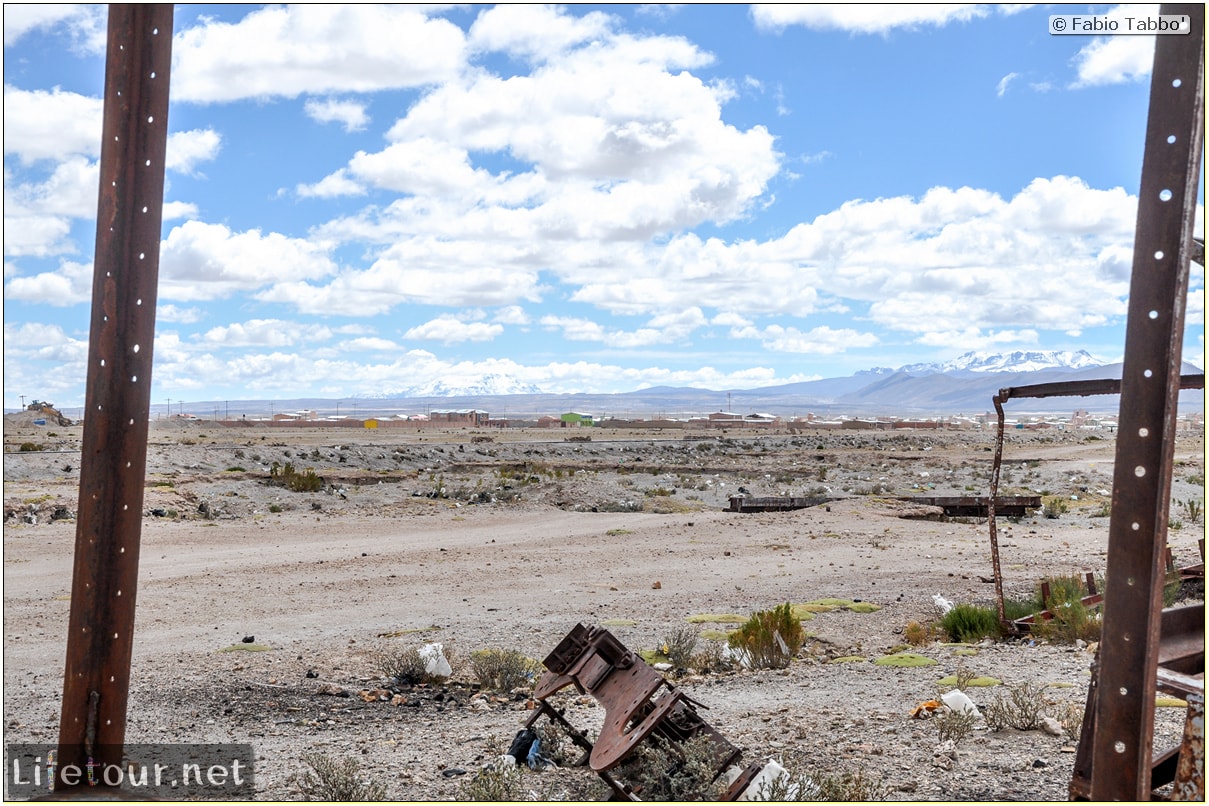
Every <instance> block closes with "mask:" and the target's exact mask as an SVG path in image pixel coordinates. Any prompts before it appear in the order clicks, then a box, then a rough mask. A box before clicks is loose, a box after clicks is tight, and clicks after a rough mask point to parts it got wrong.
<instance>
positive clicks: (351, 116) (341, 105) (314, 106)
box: [303, 98, 369, 132]
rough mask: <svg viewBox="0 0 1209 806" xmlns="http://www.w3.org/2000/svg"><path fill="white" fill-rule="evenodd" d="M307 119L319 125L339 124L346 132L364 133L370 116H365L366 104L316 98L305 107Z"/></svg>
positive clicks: (310, 100)
mask: <svg viewBox="0 0 1209 806" xmlns="http://www.w3.org/2000/svg"><path fill="white" fill-rule="evenodd" d="M303 110H304V111H305V112H306V114H307V117H309V118H311V120H314V121H317V122H319V123H339V124H341V125H343V126H344V130H345V131H346V132H359V131H363V130H364V129H365V127H366V126H368V125H369V115H367V114H365V104H363V103H360V102H358V101H341V100H337V99H335V98H328V99H325V100H322V101H319V100H316V99H314V98H312V99H309V100H308V101H307V102H306V106H305V107H303Z"/></svg>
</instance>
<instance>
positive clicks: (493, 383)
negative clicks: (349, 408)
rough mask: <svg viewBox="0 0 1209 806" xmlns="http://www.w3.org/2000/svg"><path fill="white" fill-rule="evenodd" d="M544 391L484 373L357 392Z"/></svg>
mask: <svg viewBox="0 0 1209 806" xmlns="http://www.w3.org/2000/svg"><path fill="white" fill-rule="evenodd" d="M541 394H545V393H544V392H543V391H542V390H541V389H540V388H539V387H537V386H534V385H533V384H531V383H523V382H522V381H519V380H517V379H516V378H514V377H512V376H511V375H498V374H494V373H492V374H487V375H479V376H476V377H452V378H443V379H441V380H435V381H429V382H428V383H423V384H420V385H419V386H410V387H405V388H402V389H386V390H375V391H373V392H361V393H360V394H358V395H356V397H358V398H361V399H364V400H386V399H394V398H404V397H483V396H488V395H541Z"/></svg>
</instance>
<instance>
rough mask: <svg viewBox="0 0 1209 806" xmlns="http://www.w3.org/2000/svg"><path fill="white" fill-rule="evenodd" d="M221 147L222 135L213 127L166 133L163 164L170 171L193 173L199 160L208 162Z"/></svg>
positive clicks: (215, 155)
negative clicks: (165, 151)
mask: <svg viewBox="0 0 1209 806" xmlns="http://www.w3.org/2000/svg"><path fill="white" fill-rule="evenodd" d="M221 148H222V135H220V134H219V133H218V132H216V131H214V130H213V129H191V130H189V131H187V132H173V133H172V134H169V135H168V147H167V154H166V156H165V164H166V166H167V168H168V170H170V171H176V172H177V173H183V174H189V175H193V174H194V173H195V172H196V170H197V164H198V163H200V162H209V161H210V160H212V159H214V158H215V157H217V156H218V152H219V149H221Z"/></svg>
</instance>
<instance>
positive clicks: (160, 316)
mask: <svg viewBox="0 0 1209 806" xmlns="http://www.w3.org/2000/svg"><path fill="white" fill-rule="evenodd" d="M201 319H202V312H201V309H200V308H180V307H178V306H176V305H171V304H168V305H157V306H156V308H155V320H156V321H157V322H163V323H166V324H167V323H175V324H181V325H189V324H193V323H194V322H200V321H201Z"/></svg>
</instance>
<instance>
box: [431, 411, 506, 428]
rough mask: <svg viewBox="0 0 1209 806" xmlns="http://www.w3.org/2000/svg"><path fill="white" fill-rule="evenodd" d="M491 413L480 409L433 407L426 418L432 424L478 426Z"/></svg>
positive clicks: (488, 417)
mask: <svg viewBox="0 0 1209 806" xmlns="http://www.w3.org/2000/svg"><path fill="white" fill-rule="evenodd" d="M490 417H491V415H489V414H488V413H487V412H485V411H482V410H480V409H433V410H432V411H430V412H429V413H428V419H429V421H430V422H431V423H432V424H433V425H463V426H465V425H474V426H479V425H483V424H484V423H486V422H487V420H489V419H490Z"/></svg>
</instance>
